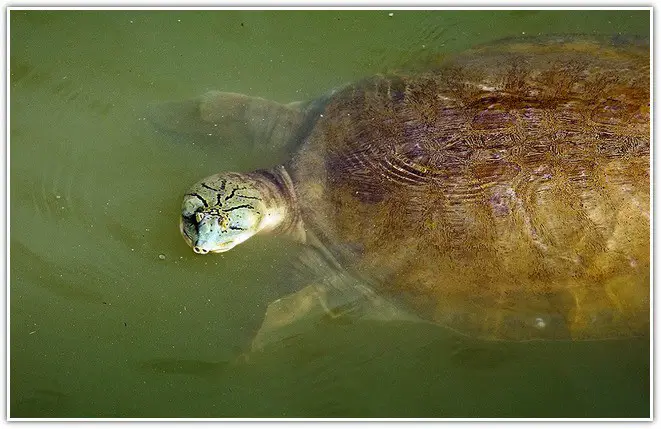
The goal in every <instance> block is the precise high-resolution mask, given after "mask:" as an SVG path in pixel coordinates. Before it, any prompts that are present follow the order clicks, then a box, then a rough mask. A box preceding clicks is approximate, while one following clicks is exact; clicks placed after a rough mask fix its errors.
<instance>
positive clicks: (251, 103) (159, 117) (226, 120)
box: [148, 91, 311, 150]
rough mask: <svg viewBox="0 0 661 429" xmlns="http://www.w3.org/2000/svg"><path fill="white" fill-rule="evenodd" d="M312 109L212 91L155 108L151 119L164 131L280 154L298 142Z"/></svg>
mask: <svg viewBox="0 0 661 429" xmlns="http://www.w3.org/2000/svg"><path fill="white" fill-rule="evenodd" d="M310 106H311V104H310V103H303V102H295V103H289V104H281V103H278V102H275V101H271V100H266V99H263V98H259V97H250V96H247V95H243V94H237V93H233V92H220V91H209V92H207V93H205V94H203V95H201V96H199V97H197V98H194V99H192V100H186V101H170V102H165V103H159V104H156V105H153V106H151V107H150V108H149V113H148V116H149V119H150V120H151V122H152V123H153V124H154V125H155V126H157V127H158V128H160V129H161V130H164V131H169V132H175V133H182V134H190V135H200V136H213V137H218V138H219V139H220V140H221V141H222V142H223V143H236V142H241V143H243V144H247V145H249V146H251V147H253V148H255V149H275V150H277V149H281V148H284V147H287V146H288V145H290V144H295V143H296V142H297V141H298V139H297V137H298V135H299V133H300V132H301V130H302V128H304V127H303V124H304V123H305V121H306V118H307V116H308V114H309V113H310V109H309V107H310Z"/></svg>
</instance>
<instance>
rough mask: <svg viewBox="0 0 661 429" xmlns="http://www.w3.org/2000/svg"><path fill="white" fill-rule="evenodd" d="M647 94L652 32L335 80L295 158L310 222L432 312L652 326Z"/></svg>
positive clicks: (558, 323) (497, 332)
mask: <svg viewBox="0 0 661 429" xmlns="http://www.w3.org/2000/svg"><path fill="white" fill-rule="evenodd" d="M649 103H650V58H649V47H648V44H647V41H640V40H633V41H632V40H620V39H611V40H607V41H606V40H590V39H582V38H576V37H573V38H571V39H562V38H555V39H546V40H510V41H505V42H500V43H496V44H493V45H487V46H483V47H478V48H475V49H473V50H471V51H468V52H465V53H463V54H461V55H458V56H456V57H454V58H451V59H447V60H445V61H444V62H443V63H441V64H440V65H439V66H438V67H435V68H434V69H433V70H429V71H426V72H423V73H416V74H405V73H398V74H393V75H379V76H375V77H372V78H368V79H365V80H363V81H361V82H359V83H357V84H355V85H352V86H348V87H346V88H344V89H342V90H340V91H338V92H337V93H336V94H335V95H334V96H333V97H332V99H331V100H330V102H329V104H328V105H327V107H326V109H325V111H324V112H323V113H322V114H321V115H320V117H319V118H318V122H317V124H316V126H315V127H314V129H313V130H312V132H311V134H310V135H309V136H308V138H307V140H306V141H305V143H304V144H303V146H302V148H301V149H300V151H299V152H298V154H297V155H296V156H295V157H294V159H293V161H292V164H291V166H290V169H291V171H292V176H293V178H294V181H295V184H296V189H297V193H298V197H299V199H300V201H299V202H300V205H301V208H302V212H303V216H304V219H305V222H306V227H307V228H308V229H309V230H310V231H313V232H314V233H316V235H317V236H319V237H320V238H321V240H322V242H324V244H325V245H326V246H328V248H329V249H331V250H336V249H342V250H341V251H340V250H337V252H336V253H337V256H338V258H340V259H341V260H342V261H343V263H344V265H345V266H346V267H347V269H349V270H350V271H353V272H356V273H361V274H362V275H363V276H369V278H371V279H372V280H373V281H372V282H371V283H372V284H373V287H374V288H375V289H376V292H378V293H382V294H385V295H386V296H389V297H391V298H392V299H395V300H398V301H400V302H402V303H404V304H405V305H407V306H408V307H409V308H410V309H411V310H413V311H415V312H416V313H418V314H419V315H421V316H422V317H424V318H426V319H428V320H430V321H432V322H435V323H439V324H441V325H445V326H447V327H449V328H451V329H454V330H456V331H458V332H461V333H464V334H467V335H471V336H475V337H480V338H488V339H506V340H533V339H602V338H617V337H627V336H637V335H644V334H645V333H646V332H648V330H649V284H650V277H649V272H650V270H649V251H650V220H649V206H650V158H649V153H650V113H649V112H650V109H649V105H650V104H649ZM347 249H350V250H347Z"/></svg>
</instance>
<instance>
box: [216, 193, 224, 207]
mask: <svg viewBox="0 0 661 429" xmlns="http://www.w3.org/2000/svg"><path fill="white" fill-rule="evenodd" d="M216 205H217V206H218V207H220V206H222V205H223V202H222V201H220V194H216Z"/></svg>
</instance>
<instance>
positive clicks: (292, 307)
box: [252, 249, 422, 351]
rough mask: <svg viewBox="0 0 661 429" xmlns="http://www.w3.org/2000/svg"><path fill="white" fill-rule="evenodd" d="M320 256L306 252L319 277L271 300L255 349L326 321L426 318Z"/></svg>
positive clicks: (312, 270) (309, 265) (311, 271)
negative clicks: (390, 299)
mask: <svg viewBox="0 0 661 429" xmlns="http://www.w3.org/2000/svg"><path fill="white" fill-rule="evenodd" d="M320 256H321V255H320V254H319V253H317V252H316V251H313V250H311V249H309V250H308V251H306V252H305V253H304V255H303V258H302V259H303V260H304V264H306V265H307V269H308V273H307V274H315V275H316V277H317V278H316V279H315V280H314V281H312V282H310V283H309V284H308V285H307V286H306V287H304V288H303V289H301V290H300V291H298V292H295V293H293V294H291V295H288V296H285V297H283V298H281V299H278V300H276V301H274V302H272V303H271V304H269V306H268V308H267V310H266V315H265V316H264V321H263V322H262V325H261V327H260V329H259V331H258V332H257V335H256V336H255V338H254V340H253V342H252V351H258V350H262V349H264V348H265V347H266V346H269V345H272V344H275V343H278V342H281V341H285V340H287V339H288V338H292V337H296V336H298V335H301V334H303V333H304V332H306V331H309V330H311V329H314V328H315V327H316V326H318V325H319V324H320V323H323V322H329V321H332V322H335V323H350V322H351V321H356V320H379V321H395V320H405V321H411V322H420V321H422V320H421V319H420V318H419V317H417V316H415V315H413V314H411V313H408V312H407V311H405V310H403V309H402V308H400V307H399V306H398V305H395V304H393V303H391V302H390V301H388V300H386V299H384V298H382V297H380V296H378V295H377V294H376V293H374V292H373V291H372V289H371V288H370V287H369V286H368V285H367V284H366V283H365V281H364V280H362V279H359V278H356V277H354V276H352V275H351V274H349V273H348V272H347V271H345V270H341V269H336V268H335V267H333V268H331V267H332V266H333V265H334V264H332V263H328V262H329V261H327V260H325V259H326V258H325V257H324V258H322V257H320ZM322 261H323V262H322ZM320 269H323V272H320V271H319V270H320Z"/></svg>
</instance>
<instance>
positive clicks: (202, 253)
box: [193, 246, 209, 255]
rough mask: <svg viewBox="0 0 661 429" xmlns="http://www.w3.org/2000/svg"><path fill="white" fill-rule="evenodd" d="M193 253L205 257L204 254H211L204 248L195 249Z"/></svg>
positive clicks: (196, 247)
mask: <svg viewBox="0 0 661 429" xmlns="http://www.w3.org/2000/svg"><path fill="white" fill-rule="evenodd" d="M193 252H195V253H199V254H200V255H204V254H207V253H209V251H208V250H206V249H203V248H201V247H198V246H195V247H193Z"/></svg>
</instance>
